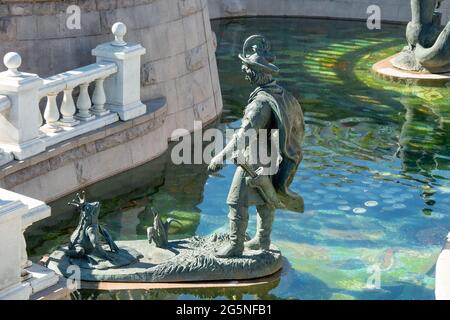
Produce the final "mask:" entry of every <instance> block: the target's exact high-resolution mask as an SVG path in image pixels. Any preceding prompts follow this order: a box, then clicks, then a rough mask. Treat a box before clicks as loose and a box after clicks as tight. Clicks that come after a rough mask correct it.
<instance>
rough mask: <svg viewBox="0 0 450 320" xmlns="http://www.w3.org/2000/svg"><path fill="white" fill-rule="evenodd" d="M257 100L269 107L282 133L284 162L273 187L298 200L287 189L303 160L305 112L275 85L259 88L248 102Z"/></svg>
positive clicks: (273, 179) (285, 92)
mask: <svg viewBox="0 0 450 320" xmlns="http://www.w3.org/2000/svg"><path fill="white" fill-rule="evenodd" d="M254 100H259V101H264V102H267V103H268V104H269V105H270V107H271V109H272V111H273V114H274V115H275V117H274V118H275V120H276V127H277V129H278V130H279V139H280V140H279V142H280V154H281V156H282V158H283V160H282V162H281V163H280V166H279V169H278V172H277V174H276V175H275V176H274V177H272V182H273V184H274V187H275V189H276V190H277V192H278V193H281V194H282V195H286V196H291V197H295V194H293V193H292V192H291V191H289V189H288V188H289V185H290V184H291V183H292V180H293V178H294V176H295V173H296V171H297V168H298V166H299V164H300V162H301V161H302V158H303V154H302V142H303V137H304V134H305V123H304V117H303V112H302V108H301V107H300V104H299V103H298V101H297V99H296V98H295V97H294V96H292V94H290V93H289V92H288V91H286V90H285V89H283V88H282V87H280V86H279V85H277V84H276V82H275V81H272V82H271V83H269V84H267V85H265V86H261V87H258V88H256V90H255V91H253V92H252V94H251V95H250V100H249V102H253V101H254Z"/></svg>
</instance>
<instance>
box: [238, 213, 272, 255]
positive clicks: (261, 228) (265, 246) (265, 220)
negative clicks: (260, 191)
mask: <svg viewBox="0 0 450 320" xmlns="http://www.w3.org/2000/svg"><path fill="white" fill-rule="evenodd" d="M256 209H257V217H256V219H257V220H256V235H255V237H254V238H253V239H251V240H250V241H247V242H246V243H245V247H246V248H248V249H250V250H269V248H270V234H271V233H272V224H273V220H274V217H275V210H274V209H271V208H269V207H268V206H265V205H263V206H257V208H256Z"/></svg>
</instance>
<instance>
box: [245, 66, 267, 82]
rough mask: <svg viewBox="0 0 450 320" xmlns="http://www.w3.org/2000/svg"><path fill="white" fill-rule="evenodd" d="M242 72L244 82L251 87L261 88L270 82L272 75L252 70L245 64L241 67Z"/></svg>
mask: <svg viewBox="0 0 450 320" xmlns="http://www.w3.org/2000/svg"><path fill="white" fill-rule="evenodd" d="M242 72H243V73H244V74H245V80H247V81H249V82H250V83H251V84H253V85H257V86H263V85H265V84H268V83H269V82H271V81H272V75H271V74H270V73H265V72H261V71H256V70H253V69H252V68H250V67H249V66H247V65H246V64H243V65H242Z"/></svg>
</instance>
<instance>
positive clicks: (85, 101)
mask: <svg viewBox="0 0 450 320" xmlns="http://www.w3.org/2000/svg"><path fill="white" fill-rule="evenodd" d="M88 89H89V83H83V84H81V85H80V95H79V96H78V100H77V108H78V113H77V115H76V116H75V118H77V119H79V120H81V121H89V120H92V119H95V117H94V116H93V115H92V114H91V113H90V111H89V109H90V108H91V107H92V103H91V98H90V97H89V92H88Z"/></svg>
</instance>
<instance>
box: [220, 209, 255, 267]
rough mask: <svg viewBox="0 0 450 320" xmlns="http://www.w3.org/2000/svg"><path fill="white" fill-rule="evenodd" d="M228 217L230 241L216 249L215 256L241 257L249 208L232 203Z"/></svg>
mask: <svg viewBox="0 0 450 320" xmlns="http://www.w3.org/2000/svg"><path fill="white" fill-rule="evenodd" d="M228 217H229V219H230V242H229V243H228V244H227V245H225V246H223V247H221V248H219V249H218V250H217V251H216V254H215V256H216V257H218V258H233V257H240V256H242V253H243V252H244V241H245V232H246V230H247V226H248V208H247V207H241V206H234V205H230V212H229V214H228Z"/></svg>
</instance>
